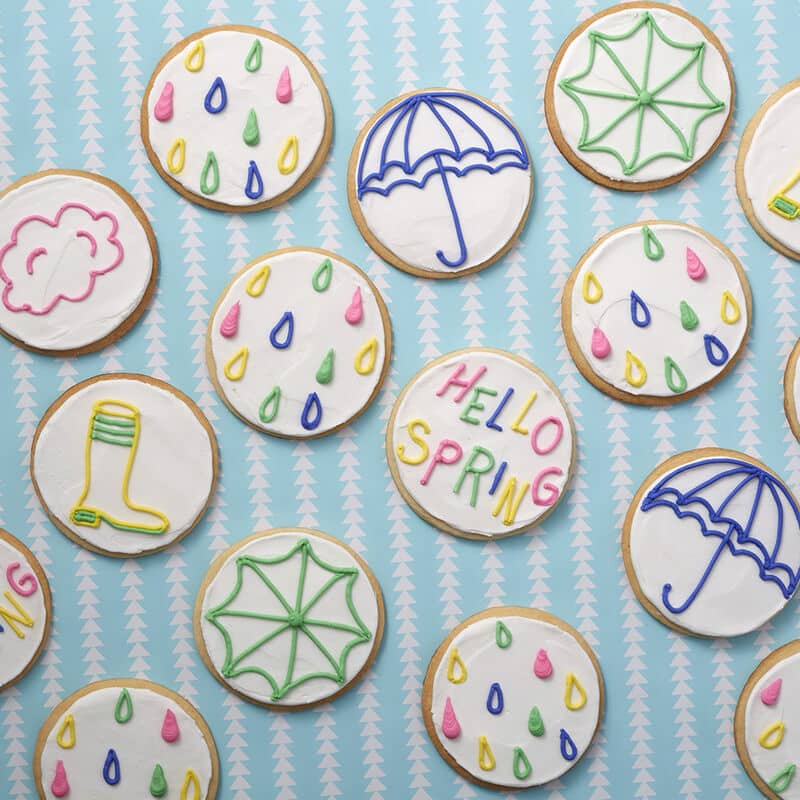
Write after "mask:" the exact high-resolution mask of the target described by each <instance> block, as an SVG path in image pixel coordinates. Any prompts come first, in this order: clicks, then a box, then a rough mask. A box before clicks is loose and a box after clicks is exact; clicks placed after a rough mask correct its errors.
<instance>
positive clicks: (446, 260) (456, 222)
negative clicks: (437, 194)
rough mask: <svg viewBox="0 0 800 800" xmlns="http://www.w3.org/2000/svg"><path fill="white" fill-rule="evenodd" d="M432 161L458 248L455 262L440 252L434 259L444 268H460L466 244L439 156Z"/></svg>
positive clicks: (464, 259)
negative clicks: (447, 207) (438, 176)
mask: <svg viewBox="0 0 800 800" xmlns="http://www.w3.org/2000/svg"><path fill="white" fill-rule="evenodd" d="M433 159H434V161H435V162H436V166H437V167H439V174H440V175H441V176H442V186H444V193H445V195H447V205H448V206H450V216H451V217H452V218H453V225H455V229H456V236H457V237H458V248H459V251H458V258H456V259H455V261H451V260H450V259H449V258H447V256H445V254H444V252H443V251H442V250H437V251H436V258H438V259H439V261H441V262H442V264H444V265H445V266H446V267H460V266H461V265H462V264H463V263H464V262H465V261H466V260H467V244H466V242H465V241H464V234H463V232H462V231H461V220H460V219H459V217H458V211H456V204H455V202H454V201H453V194H452V192H451V191H450V184H449V183H448V182H447V173H446V172H445V169H444V167H443V166H442V159H441V156H439V155H438V154H437V155H435V156H434V157H433Z"/></svg>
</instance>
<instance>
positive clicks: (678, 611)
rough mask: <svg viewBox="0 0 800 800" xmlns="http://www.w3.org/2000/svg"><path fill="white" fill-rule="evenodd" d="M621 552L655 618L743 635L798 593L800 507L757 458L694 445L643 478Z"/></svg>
mask: <svg viewBox="0 0 800 800" xmlns="http://www.w3.org/2000/svg"><path fill="white" fill-rule="evenodd" d="M622 555H623V559H624V562H625V570H626V572H627V573H628V580H629V581H630V582H631V585H632V586H633V590H634V592H636V596H637V597H638V598H639V601H640V602H641V603H642V605H643V606H644V607H645V609H646V610H647V611H649V612H650V614H652V615H653V616H654V617H655V618H656V619H657V620H659V621H660V622H663V623H664V624H665V625H668V626H669V627H671V628H674V629H675V630H677V631H681V632H683V633H691V634H696V635H698V636H738V635H739V634H743V633H749V632H750V631H753V630H755V629H756V628H758V627H759V626H760V625H763V624H764V623H765V622H766V621H767V620H769V619H770V618H771V617H772V616H774V615H775V614H777V613H778V612H779V611H780V610H781V609H782V608H783V607H784V606H785V605H786V604H787V603H788V602H789V600H790V599H791V597H792V595H793V594H794V591H795V589H796V587H797V583H798V580H800V509H798V506H797V501H796V500H795V498H794V496H793V495H792V492H791V490H790V489H789V488H788V487H787V486H786V484H785V483H784V482H783V481H782V480H781V478H780V477H778V476H777V475H776V474H775V473H774V472H773V471H772V470H770V469H769V468H768V467H766V466H764V464H762V463H761V462H760V461H757V460H756V459H754V458H751V457H750V456H747V455H745V454H744V453H738V452H736V451H735V450H722V449H719V448H703V449H699V450H690V451H689V452H686V453H680V454H679V455H676V456H673V457H672V458H668V459H667V460H666V461H664V462H663V463H662V464H660V465H659V466H658V467H656V469H654V470H653V472H651V473H650V475H648V476H647V478H645V480H644V482H643V483H642V485H641V486H640V487H639V490H638V491H637V492H636V496H635V497H634V498H633V502H632V503H631V506H630V509H629V510H628V514H627V516H626V517H625V523H624V525H623V530H622Z"/></svg>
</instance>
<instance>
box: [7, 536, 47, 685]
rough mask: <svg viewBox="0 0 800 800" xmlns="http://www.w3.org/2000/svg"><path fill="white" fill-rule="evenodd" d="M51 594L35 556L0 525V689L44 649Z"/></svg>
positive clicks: (20, 673)
mask: <svg viewBox="0 0 800 800" xmlns="http://www.w3.org/2000/svg"><path fill="white" fill-rule="evenodd" d="M51 616H52V597H51V595H50V585H49V583H48V582H47V576H46V575H45V573H44V570H43V569H42V567H41V564H39V561H38V560H37V558H36V556H35V555H34V554H33V553H31V551H30V550H28V548H27V547H25V545H24V544H22V542H20V541H19V539H16V538H14V537H13V536H12V535H11V534H10V533H8V532H7V531H4V530H2V528H0V653H2V658H0V691H2V690H3V689H6V688H7V687H9V686H12V685H13V684H15V683H16V682H17V681H18V680H20V679H21V678H23V677H24V676H25V674H26V673H27V672H28V670H29V669H30V668H31V667H32V666H33V665H34V664H35V663H36V661H37V659H38V658H39V656H40V655H41V654H42V651H43V650H44V646H45V644H46V642H47V636H48V634H49V633H50V618H51Z"/></svg>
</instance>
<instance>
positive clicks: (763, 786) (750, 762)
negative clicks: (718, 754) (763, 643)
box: [734, 641, 800, 800]
mask: <svg viewBox="0 0 800 800" xmlns="http://www.w3.org/2000/svg"><path fill="white" fill-rule="evenodd" d="M798 695H800V641H794V642H790V643H789V644H787V645H784V646H783V647H780V648H778V649H777V650H775V651H774V652H772V653H770V654H769V655H768V656H767V657H766V658H765V659H764V660H763V661H762V662H761V663H760V664H759V665H758V666H757V667H756V669H755V670H754V671H753V674H752V675H751V676H750V677H749V678H748V679H747V683H746V684H745V686H744V689H742V694H741V695H740V697H739V703H738V704H737V706H736V716H735V718H734V735H735V738H736V749H737V751H738V752H739V758H740V759H741V760H742V764H743V766H744V768H745V770H746V772H747V774H748V775H749V776H750V777H751V778H752V780H753V783H755V785H756V786H757V787H758V788H759V789H760V790H761V791H762V792H763V793H764V795H765V796H766V797H770V798H774V800H779V799H780V798H783V800H797V798H800V775H795V773H796V772H797V768H798V766H800V723H798V717H797V715H796V714H795V713H794V711H795V708H794V701H795V700H796V699H797V697H798Z"/></svg>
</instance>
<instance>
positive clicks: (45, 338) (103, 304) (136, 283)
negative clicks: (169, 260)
mask: <svg viewBox="0 0 800 800" xmlns="http://www.w3.org/2000/svg"><path fill="white" fill-rule="evenodd" d="M66 203H80V204H82V205H85V206H87V207H88V208H90V209H91V210H92V211H93V212H94V213H95V214H97V213H100V212H110V213H112V214H113V215H114V216H115V217H116V218H117V221H118V223H119V228H118V230H117V233H116V239H117V240H118V241H119V243H120V245H121V246H122V249H123V255H122V261H121V262H120V263H119V264H117V265H116V266H115V267H114V268H113V269H110V270H109V271H107V272H105V273H104V274H102V275H97V276H96V278H95V281H94V284H93V287H92V291H91V293H90V294H89V296H88V297H87V298H86V299H85V300H81V301H78V302H71V301H69V300H66V299H61V300H59V301H58V302H57V303H56V304H55V305H54V306H53V307H52V310H50V311H49V312H48V313H45V314H32V313H30V312H29V311H25V310H21V311H12V310H10V309H9V308H8V307H7V306H6V304H5V303H3V302H0V327H2V328H3V330H5V331H6V332H7V333H8V334H10V335H11V336H13V337H15V338H16V339H19V340H21V341H23V342H25V343H26V344H28V345H31V346H32V347H39V348H43V349H46V350H69V349H73V348H78V347H84V346H86V345H89V344H92V343H93V342H96V341H98V340H100V339H103V338H104V337H106V336H108V335H109V334H110V333H112V332H113V331H114V330H116V329H117V328H118V327H119V326H120V325H121V324H122V323H123V322H125V320H126V319H127V318H128V317H129V316H130V315H131V313H132V312H133V311H134V310H135V309H136V307H137V306H138V305H139V303H140V302H141V299H142V297H143V296H144V293H145V291H146V290H147V287H148V285H149V283H150V280H151V278H152V275H153V256H152V252H151V250H150V243H149V241H148V239H147V234H146V233H145V231H144V229H143V228H142V225H141V223H140V222H139V220H138V219H137V217H136V215H135V214H134V213H133V211H132V210H131V209H130V207H129V206H128V204H127V203H126V202H125V201H124V200H123V199H122V198H121V197H120V196H119V195H118V194H117V193H116V192H115V191H114V190H113V189H110V188H108V187H107V186H105V185H104V184H102V183H100V182H99V181H96V180H92V179H90V178H85V177H81V176H78V175H64V174H56V175H46V176H43V177H40V178H36V179H35V180H32V181H29V182H27V183H25V184H23V185H21V186H19V187H17V188H15V189H12V190H11V191H10V192H9V193H8V194H7V195H5V196H4V197H3V198H2V199H0V248H1V247H3V246H4V245H5V244H6V243H8V242H9V241H10V240H11V236H12V231H13V229H14V228H15V226H18V225H19V223H21V222H22V221H23V220H24V219H25V218H27V217H29V216H31V215H33V214H37V215H40V216H42V217H46V218H47V219H48V220H51V221H54V220H55V218H56V214H57V212H58V211H59V209H60V208H61V207H62V206H63V205H64V204H66ZM77 230H87V231H88V232H90V233H93V235H94V236H95V240H96V244H97V255H96V257H95V258H92V257H91V256H90V245H89V242H88V240H87V239H84V238H80V237H76V236H75V233H76V232H77ZM110 233H111V222H110V220H108V218H103V219H101V220H97V221H94V222H92V220H91V218H89V217H87V215H86V214H85V213H84V212H82V211H79V210H71V211H67V212H65V213H64V215H63V216H62V217H61V220H60V224H59V225H58V227H57V228H52V227H50V226H48V225H47V224H45V223H43V222H36V221H32V222H28V223H27V224H25V225H24V226H21V227H20V228H19V230H18V236H17V245H16V246H15V247H12V248H10V249H9V250H8V252H7V254H6V256H5V257H4V258H3V268H4V270H5V271H6V272H7V273H8V276H9V277H10V278H11V280H12V281H13V284H14V286H13V289H12V291H11V292H10V293H9V301H10V304H11V305H13V306H14V307H17V308H21V307H23V306H24V305H26V304H27V305H30V306H32V307H33V308H34V309H39V310H41V309H43V308H44V307H45V306H47V305H48V304H49V303H51V302H52V301H53V300H54V299H55V297H56V296H57V295H58V294H59V293H61V294H64V295H66V296H68V297H79V296H81V295H82V294H84V293H85V292H86V290H87V289H88V288H89V273H90V271H91V270H99V269H102V268H104V267H107V266H108V265H109V264H111V263H112V262H113V260H114V258H115V257H116V252H117V251H116V247H112V246H111V245H110V244H109V242H108V239H107V236H108V235H110ZM40 247H45V248H46V249H47V250H48V252H47V254H46V255H40V256H38V257H36V258H35V259H34V260H33V262H32V264H33V274H30V275H29V274H28V273H27V270H26V261H27V259H28V257H29V256H30V255H31V254H32V253H33V251H34V250H35V249H37V248H40ZM4 288H5V282H0V291H2V290H3V289H4Z"/></svg>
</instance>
